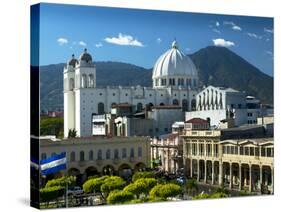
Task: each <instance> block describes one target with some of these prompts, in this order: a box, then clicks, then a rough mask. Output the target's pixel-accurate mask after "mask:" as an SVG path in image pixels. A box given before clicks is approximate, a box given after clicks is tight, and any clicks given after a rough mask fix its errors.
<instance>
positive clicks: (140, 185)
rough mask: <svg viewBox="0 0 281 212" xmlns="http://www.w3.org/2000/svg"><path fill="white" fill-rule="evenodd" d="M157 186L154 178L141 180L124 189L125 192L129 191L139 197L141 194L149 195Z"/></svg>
mask: <svg viewBox="0 0 281 212" xmlns="http://www.w3.org/2000/svg"><path fill="white" fill-rule="evenodd" d="M156 184H157V180H156V179H154V178H140V179H138V180H136V181H135V182H134V183H131V184H129V185H128V186H126V187H125V188H124V191H129V192H131V193H133V194H135V195H137V196H139V195H140V194H145V195H148V194H149V191H150V190H151V189H152V188H153V187H154V186H155V185H156Z"/></svg>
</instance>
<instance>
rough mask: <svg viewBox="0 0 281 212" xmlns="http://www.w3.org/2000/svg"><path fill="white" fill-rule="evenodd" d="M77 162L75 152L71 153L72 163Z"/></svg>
mask: <svg viewBox="0 0 281 212" xmlns="http://www.w3.org/2000/svg"><path fill="white" fill-rule="evenodd" d="M74 161H75V152H71V153H70V162H74Z"/></svg>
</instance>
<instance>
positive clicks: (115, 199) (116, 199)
mask: <svg viewBox="0 0 281 212" xmlns="http://www.w3.org/2000/svg"><path fill="white" fill-rule="evenodd" d="M133 199H134V195H133V194H132V193H131V192H128V191H120V190H115V191H111V192H110V193H109V195H108V197H107V199H106V201H107V203H108V204H123V203H129V202H130V201H132V200H133Z"/></svg>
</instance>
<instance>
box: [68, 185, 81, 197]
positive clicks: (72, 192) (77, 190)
mask: <svg viewBox="0 0 281 212" xmlns="http://www.w3.org/2000/svg"><path fill="white" fill-rule="evenodd" d="M67 193H68V194H69V195H78V194H83V193H84V191H83V190H82V189H81V188H80V187H79V186H75V187H73V188H70V189H69V190H68V192H67Z"/></svg>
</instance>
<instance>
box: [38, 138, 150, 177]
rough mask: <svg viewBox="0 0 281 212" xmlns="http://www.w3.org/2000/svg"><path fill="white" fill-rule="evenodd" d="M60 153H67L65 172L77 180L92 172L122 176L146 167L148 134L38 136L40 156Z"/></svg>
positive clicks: (148, 165) (148, 164)
mask: <svg viewBox="0 0 281 212" xmlns="http://www.w3.org/2000/svg"><path fill="white" fill-rule="evenodd" d="M61 152H66V155H67V170H65V172H66V173H68V175H75V176H78V177H79V178H80V179H81V180H85V179H87V177H89V176H92V175H96V174H117V175H124V174H128V172H129V173H132V172H133V171H137V170H140V169H144V168H146V167H150V138H148V137H112V138H106V137H90V138H86V137H85V138H72V139H71V138H69V139H65V140H51V139H49V138H45V139H44V138H42V139H41V141H40V154H41V159H45V158H48V157H50V156H53V155H55V154H60V153H61Z"/></svg>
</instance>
